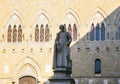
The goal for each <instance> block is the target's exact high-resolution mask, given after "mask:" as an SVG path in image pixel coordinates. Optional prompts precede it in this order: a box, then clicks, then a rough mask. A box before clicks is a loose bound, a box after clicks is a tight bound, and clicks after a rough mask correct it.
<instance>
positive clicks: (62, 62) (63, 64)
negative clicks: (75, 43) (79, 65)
mask: <svg viewBox="0 0 120 84" xmlns="http://www.w3.org/2000/svg"><path fill="white" fill-rule="evenodd" d="M59 29H60V30H61V31H60V32H59V33H57V37H56V40H55V45H54V60H53V69H56V68H66V70H69V69H70V68H71V67H70V66H71V64H70V63H71V60H70V48H69V46H70V43H71V41H72V38H71V35H70V34H69V32H67V31H66V30H65V26H64V25H60V26H59Z"/></svg>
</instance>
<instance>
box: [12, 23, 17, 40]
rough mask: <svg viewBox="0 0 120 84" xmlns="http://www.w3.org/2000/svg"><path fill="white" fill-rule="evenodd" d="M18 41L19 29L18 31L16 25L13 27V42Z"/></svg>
mask: <svg viewBox="0 0 120 84" xmlns="http://www.w3.org/2000/svg"><path fill="white" fill-rule="evenodd" d="M16 41H17V29H16V25H14V27H13V42H16Z"/></svg>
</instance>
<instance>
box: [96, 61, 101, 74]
mask: <svg viewBox="0 0 120 84" xmlns="http://www.w3.org/2000/svg"><path fill="white" fill-rule="evenodd" d="M95 74H101V61H100V59H96V60H95Z"/></svg>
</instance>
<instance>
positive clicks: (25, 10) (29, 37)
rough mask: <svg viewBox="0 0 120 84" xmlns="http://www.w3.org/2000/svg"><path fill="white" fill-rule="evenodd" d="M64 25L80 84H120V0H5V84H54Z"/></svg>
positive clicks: (1, 58) (1, 30)
mask: <svg viewBox="0 0 120 84" xmlns="http://www.w3.org/2000/svg"><path fill="white" fill-rule="evenodd" d="M60 24H64V26H65V27H66V31H68V32H69V33H70V34H71V36H72V43H71V46H70V48H71V59H72V64H73V65H72V71H73V72H72V77H73V78H74V80H75V84H120V0H0V84H50V82H49V81H48V79H49V78H51V77H53V75H54V73H53V69H52V63H53V52H54V41H55V37H56V34H57V33H58V32H59V25H60Z"/></svg>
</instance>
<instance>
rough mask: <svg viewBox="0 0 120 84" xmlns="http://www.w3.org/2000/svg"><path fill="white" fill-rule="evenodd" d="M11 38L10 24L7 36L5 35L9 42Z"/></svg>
mask: <svg viewBox="0 0 120 84" xmlns="http://www.w3.org/2000/svg"><path fill="white" fill-rule="evenodd" d="M11 40H12V29H11V25H9V26H8V36H7V41H8V42H11Z"/></svg>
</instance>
